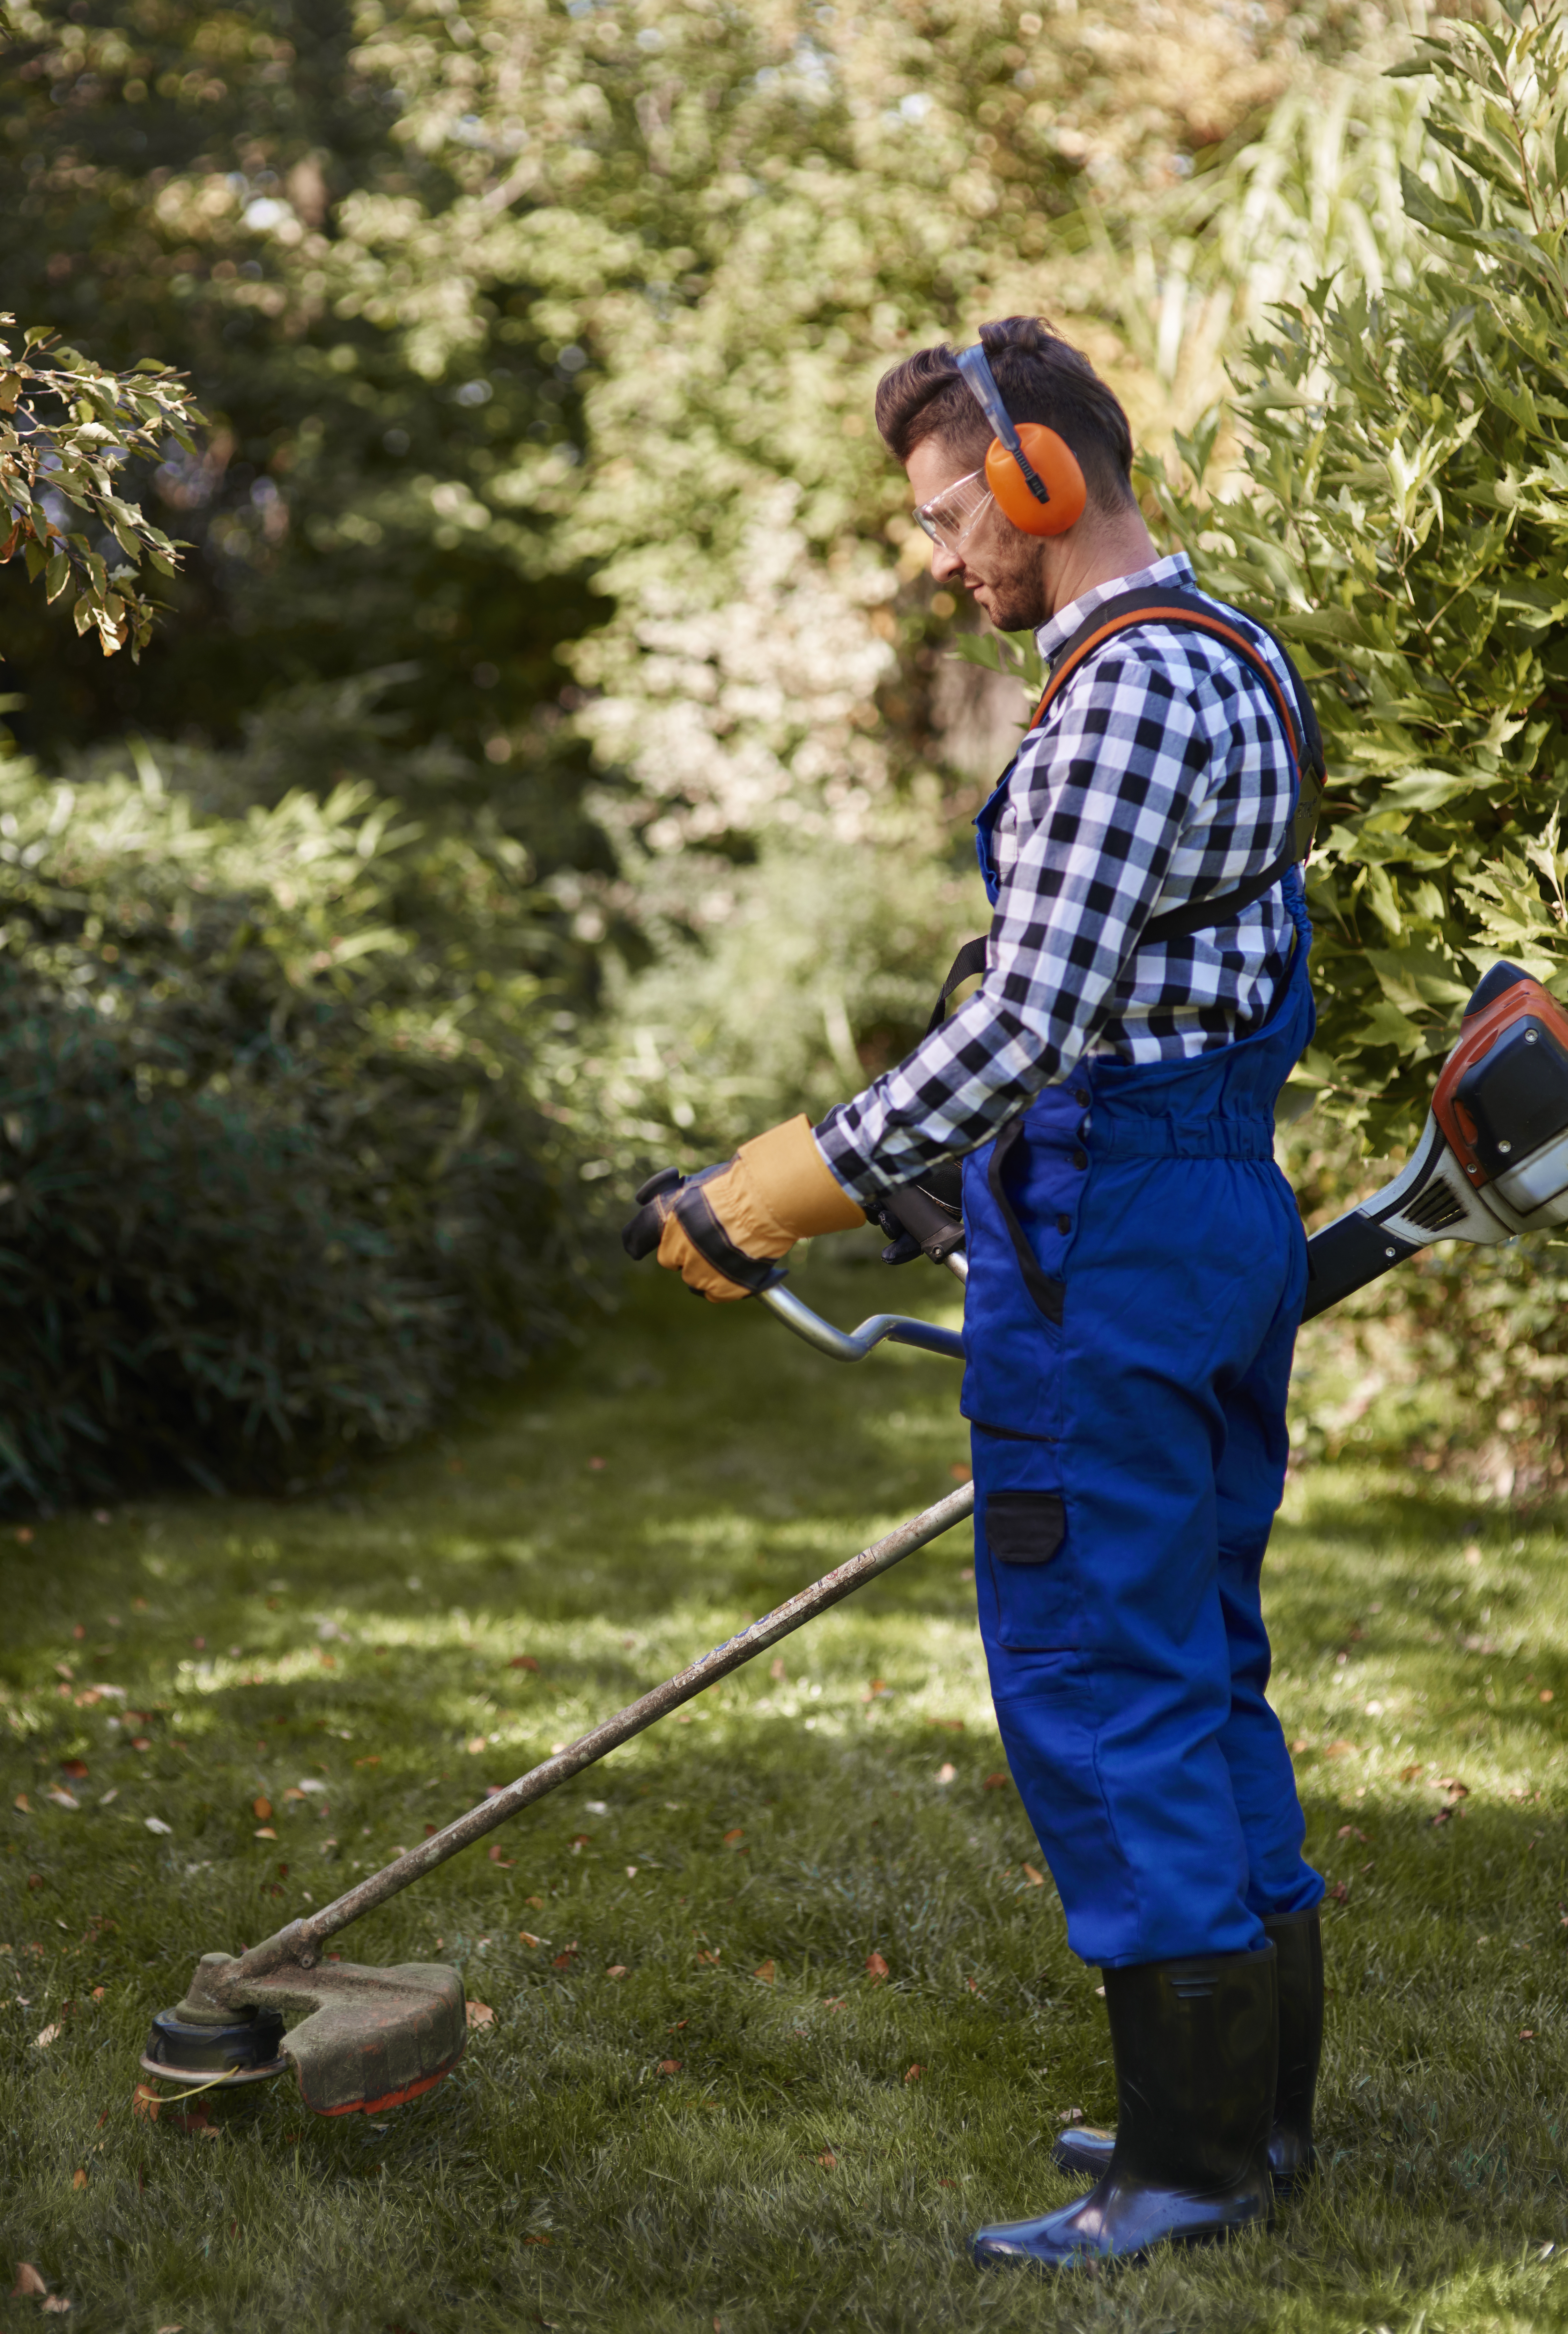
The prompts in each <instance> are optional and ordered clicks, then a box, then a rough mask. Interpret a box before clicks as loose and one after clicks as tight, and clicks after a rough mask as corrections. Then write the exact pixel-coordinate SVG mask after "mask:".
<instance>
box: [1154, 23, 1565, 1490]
mask: <svg viewBox="0 0 1568 2334" xmlns="http://www.w3.org/2000/svg"><path fill="white" fill-rule="evenodd" d="M1400 72H1401V73H1409V74H1429V75H1430V76H1432V79H1433V82H1434V84H1435V94H1434V96H1433V100H1432V104H1431V109H1430V111H1429V115H1428V131H1429V139H1430V140H1431V142H1432V148H1433V149H1434V152H1435V155H1436V158H1437V161H1438V168H1437V169H1435V170H1434V171H1433V173H1432V177H1433V178H1434V181H1435V183H1433V184H1427V183H1425V182H1424V181H1423V180H1421V179H1419V178H1416V177H1415V176H1413V175H1412V174H1411V173H1410V172H1409V170H1406V171H1405V172H1404V174H1403V186H1404V196H1405V207H1406V210H1407V212H1408V214H1409V220H1410V222H1411V229H1410V231H1411V234H1412V236H1413V238H1414V241H1413V244H1412V246H1411V249H1412V259H1413V263H1414V264H1413V265H1412V267H1411V269H1410V271H1409V280H1408V281H1406V282H1403V283H1393V284H1390V285H1388V286H1387V287H1386V288H1385V289H1384V290H1383V291H1382V292H1381V293H1380V294H1379V295H1378V296H1375V297H1374V296H1372V295H1371V294H1370V293H1368V292H1367V291H1366V290H1365V289H1364V288H1363V289H1361V290H1356V291H1352V292H1351V293H1348V294H1345V295H1344V296H1342V297H1341V296H1337V295H1336V294H1334V292H1333V291H1332V288H1331V286H1330V285H1326V284H1324V285H1318V286H1317V287H1316V289H1315V290H1314V291H1313V292H1312V293H1311V294H1309V295H1308V296H1307V297H1306V298H1305V299H1304V300H1303V302H1302V303H1301V304H1299V305H1297V306H1294V307H1292V308H1290V309H1288V310H1281V311H1279V312H1277V313H1276V318H1275V325H1274V327H1273V329H1272V331H1271V332H1270V333H1267V334H1265V335H1264V336H1261V337H1259V338H1258V339H1257V340H1255V342H1254V343H1253V345H1252V347H1251V350H1250V352H1249V362H1248V366H1247V369H1246V378H1245V380H1244V382H1243V385H1242V389H1241V393H1240V395H1239V397H1238V400H1237V418H1238V420H1239V422H1240V424H1241V427H1242V429H1243V432H1244V438H1245V443H1244V459H1245V462H1246V468H1247V471H1248V472H1249V474H1250V475H1249V479H1248V482H1247V483H1246V486H1245V487H1243V488H1242V489H1241V490H1240V491H1239V492H1236V493H1228V494H1227V495H1226V496H1225V497H1224V498H1223V499H1212V500H1211V499H1210V498H1209V497H1207V495H1206V494H1205V493H1204V492H1203V490H1202V482H1203V477H1204V473H1205V470H1206V468H1207V463H1208V460H1209V458H1210V455H1211V452H1212V449H1213V447H1214V444H1215V439H1216V435H1217V424H1218V418H1219V417H1218V416H1217V415H1216V416H1212V417H1211V418H1210V420H1209V422H1208V424H1207V426H1206V427H1205V428H1204V429H1200V430H1199V431H1198V433H1196V435H1195V437H1194V438H1193V439H1191V440H1183V439H1178V446H1179V447H1180V448H1181V451H1182V453H1183V455H1184V457H1185V458H1186V460H1187V463H1188V469H1189V472H1190V474H1191V475H1190V482H1181V483H1178V485H1176V486H1174V487H1172V486H1171V485H1169V483H1168V482H1167V481H1166V480H1165V479H1164V478H1163V477H1159V475H1158V474H1157V473H1150V479H1149V482H1150V485H1151V486H1152V487H1154V489H1155V491H1156V492H1157V493H1158V494H1159V497H1160V499H1161V501H1162V502H1163V504H1164V506H1165V509H1166V513H1167V516H1169V519H1170V520H1171V522H1172V525H1173V527H1174V529H1175V530H1176V532H1177V533H1178V535H1179V536H1180V537H1181V538H1182V539H1184V540H1186V541H1188V542H1190V543H1192V544H1194V545H1197V546H1198V570H1199V574H1200V575H1201V578H1202V580H1203V582H1204V583H1205V584H1207V586H1208V587H1209V588H1210V589H1211V590H1214V591H1217V592H1218V593H1220V594H1221V595H1222V596H1224V597H1226V598H1227V599H1231V600H1235V601H1237V602H1239V603H1241V604H1243V605H1248V604H1250V605H1252V606H1254V607H1256V608H1257V609H1259V611H1260V612H1263V613H1265V614H1266V615H1267V616H1268V617H1269V620H1270V621H1271V622H1274V623H1275V624H1276V625H1277V626H1278V628H1279V629H1280V631H1281V632H1283V633H1284V635H1285V636H1286V637H1287V638H1288V639H1289V641H1291V644H1292V646H1293V647H1294V649H1295V650H1296V651H1297V652H1298V654H1299V655H1300V656H1301V659H1302V661H1303V665H1304V667H1305V668H1306V670H1308V672H1309V674H1310V675H1311V677H1312V680H1313V688H1314V694H1315V697H1316V701H1317V705H1318V709H1319V712H1320V714H1321V716H1322V718H1323V730H1324V735H1325V738H1326V741H1327V748H1328V760H1329V790H1328V797H1327V801H1326V803H1325V806H1324V808H1325V815H1324V817H1323V822H1322V825H1321V827H1320V841H1319V846H1318V850H1317V853H1316V854H1315V856H1314V858H1313V863H1312V867H1311V869H1310V871H1309V882H1308V889H1309V896H1310V902H1311V907H1312V911H1313V922H1314V925H1315V927H1316V930H1317V935H1318V937H1317V942H1316V947H1315V950H1314V956H1313V974H1314V986H1315V988H1316V989H1317V995H1318V1004H1319V1022H1318V1035H1317V1042H1316V1044H1315V1046H1314V1047H1313V1049H1312V1051H1311V1052H1309V1054H1308V1055H1307V1056H1306V1059H1305V1062H1304V1064H1303V1066H1302V1068H1301V1069H1300V1070H1299V1071H1298V1072H1297V1083H1298V1087H1299V1088H1301V1089H1303V1090H1304V1091H1303V1092H1302V1093H1301V1094H1299V1095H1298V1099H1303V1100H1304V1099H1305V1098H1306V1095H1310V1094H1312V1093H1314V1092H1315V1093H1316V1094H1317V1095H1318V1096H1319V1099H1320V1109H1321V1110H1322V1111H1323V1113H1325V1114H1327V1115H1329V1116H1330V1117H1332V1118H1335V1119H1337V1120H1338V1121H1339V1123H1340V1124H1341V1125H1342V1126H1347V1127H1350V1128H1352V1129H1354V1130H1357V1131H1358V1132H1359V1133H1361V1135H1362V1137H1363V1138H1364V1139H1365V1140H1366V1141H1367V1142H1368V1143H1369V1145H1370V1147H1371V1149H1373V1150H1374V1151H1382V1150H1384V1149H1386V1148H1389V1147H1392V1146H1396V1145H1399V1144H1400V1143H1408V1142H1409V1140H1410V1139H1411V1138H1412V1137H1413V1136H1414V1134H1415V1133H1416V1131H1417V1129H1418V1128H1419V1124H1420V1122H1421V1119H1422V1117H1423V1116H1424V1114H1425V1112H1426V1109H1427V1104H1428V1101H1429V1094H1430V1089H1431V1085H1432V1084H1433V1082H1434V1080H1435V1077H1436V1075H1437V1070H1438V1066H1439V1065H1440V1063H1441V1061H1442V1060H1443V1058H1444V1056H1446V1055H1447V1053H1448V1049H1449V1047H1450V1046H1451V1045H1452V1044H1453V1041H1454V1037H1455V1035H1456V1032H1457V1022H1458V1018H1459V1014H1460V1010H1461V1008H1462V1007H1463V1005H1464V1002H1465V1000H1466V998H1467V996H1468V994H1469V992H1470V990H1471V989H1472V988H1473V986H1474V984H1475V981H1476V979H1477V976H1478V975H1479V974H1480V973H1481V972H1483V971H1484V970H1485V969H1486V968H1487V966H1489V965H1490V964H1492V963H1494V962H1495V961H1496V960H1497V959H1498V958H1499V957H1508V958H1511V959H1512V960H1514V961H1515V962H1516V963H1519V964H1521V965H1523V966H1524V967H1525V969H1526V970H1528V971H1529V972H1531V973H1533V974H1534V975H1535V977H1536V978H1537V979H1540V980H1542V981H1544V982H1545V983H1546V985H1547V986H1548V987H1549V988H1551V989H1553V991H1554V994H1555V995H1557V996H1558V997H1559V998H1563V997H1568V852H1565V851H1564V849H1563V834H1562V823H1563V812H1564V809H1565V807H1568V693H1565V692H1568V601H1565V600H1564V595H1563V574H1564V572H1565V569H1568V497H1565V496H1564V486H1565V484H1568V352H1565V349H1564V342H1563V332H1562V280H1561V273H1560V261H1559V257H1558V256H1557V255H1559V254H1560V252H1561V248H1562V245H1563V236H1564V233H1565V232H1568V200H1565V196H1564V181H1563V168H1562V158H1563V154H1564V153H1565V152H1568V30H1565V28H1564V25H1563V20H1562V18H1561V16H1553V15H1550V14H1536V13H1535V12H1534V10H1533V9H1532V8H1531V7H1529V6H1528V5H1525V0H1505V9H1504V13H1503V15H1502V16H1501V18H1500V19H1499V21H1498V22H1497V23H1496V24H1467V25H1454V26H1450V27H1448V28H1447V30H1445V32H1444V33H1443V34H1442V35H1441V36H1440V37H1439V38H1438V39H1436V40H1432V41H1427V42H1423V43H1420V44H1419V52H1418V54H1417V56H1416V57H1415V58H1414V59H1413V60H1412V62H1411V63H1410V64H1409V65H1408V66H1405V67H1401V68H1400ZM1565 1287H1568V1248H1565V1247H1564V1246H1563V1243H1562V1241H1561V1240H1557V1241H1553V1242H1549V1243H1548V1242H1544V1241H1539V1239H1538V1238H1533V1239H1530V1240H1528V1241H1526V1242H1525V1243H1524V1244H1523V1245H1522V1246H1521V1247H1520V1248H1518V1249H1505V1250H1501V1251H1497V1250H1494V1251H1490V1252H1485V1251H1483V1252H1477V1251H1475V1250H1460V1251H1458V1254H1457V1257H1456V1256H1455V1254H1454V1251H1453V1250H1452V1249H1451V1248H1441V1247H1440V1248H1439V1249H1438V1253H1437V1255H1436V1256H1435V1257H1433V1258H1432V1259H1428V1260H1427V1261H1426V1262H1425V1263H1424V1264H1423V1266H1422V1267H1421V1268H1420V1269H1419V1270H1418V1271H1416V1272H1407V1273H1401V1274H1400V1276H1399V1277H1398V1278H1397V1280H1395V1281H1392V1282H1390V1284H1389V1285H1388V1288H1386V1290H1380V1291H1379V1292H1378V1293H1377V1295H1376V1296H1375V1297H1369V1298H1368V1299H1367V1300H1366V1302H1365V1304H1364V1305H1363V1306H1362V1307H1357V1308H1355V1313H1354V1315H1352V1319H1353V1318H1355V1317H1356V1316H1360V1318H1361V1320H1362V1322H1363V1323H1364V1324H1365V1325H1366V1326H1362V1327H1361V1328H1360V1329H1359V1330H1357V1331H1355V1332H1353V1333H1352V1332H1350V1331H1347V1332H1345V1333H1343V1334H1356V1335H1359V1336H1360V1337H1361V1341H1362V1344H1363V1346H1365V1347H1366V1348H1367V1350H1369V1351H1370V1350H1371V1345H1374V1344H1376V1343H1377V1342H1378V1340H1379V1338H1380V1337H1381V1338H1382V1341H1383V1345H1384V1346H1385V1347H1386V1346H1387V1343H1388V1340H1387V1337H1386V1336H1384V1335H1383V1332H1382V1331H1380V1330H1379V1329H1378V1328H1377V1327H1376V1326H1375V1325H1376V1321H1377V1317H1378V1316H1384V1318H1385V1321H1386V1323H1387V1324H1388V1326H1396V1325H1397V1327H1398V1330H1399V1333H1400V1337H1401V1338H1402V1339H1403V1341H1404V1343H1405V1345H1406V1347H1407V1366H1408V1369H1409V1376H1410V1378H1411V1381H1412V1383H1413V1382H1415V1381H1416V1380H1417V1379H1421V1380H1425V1381H1426V1382H1427V1384H1430V1385H1438V1384H1441V1385H1446V1386H1447V1387H1448V1389H1449V1392H1450V1394H1451V1396H1452V1398H1453V1403H1454V1412H1453V1414H1454V1415H1455V1416H1456V1417H1457V1418H1458V1419H1459V1420H1460V1421H1461V1422H1462V1424H1461V1426H1460V1428H1459V1429H1458V1430H1457V1437H1456V1439H1457V1441H1459V1442H1463V1443H1464V1444H1465V1445H1466V1447H1467V1448H1472V1449H1473V1448H1475V1447H1476V1446H1477V1445H1481V1446H1483V1447H1484V1446H1485V1445H1486V1443H1487V1442H1488V1441H1489V1439H1491V1438H1493V1437H1496V1436H1501V1437H1502V1438H1503V1439H1504V1441H1505V1442H1506V1443H1507V1444H1508V1445H1509V1446H1510V1452H1511V1455H1510V1456H1509V1457H1508V1459H1507V1461H1506V1463H1503V1462H1501V1461H1498V1460H1497V1459H1496V1453H1495V1452H1494V1454H1493V1461H1492V1463H1491V1466H1490V1472H1491V1474H1492V1477H1493V1480H1495V1481H1496V1482H1499V1483H1502V1482H1506V1483H1507V1484H1508V1485H1509V1486H1510V1487H1511V1488H1513V1489H1517V1488H1518V1487H1519V1486H1520V1485H1521V1484H1525V1485H1526V1486H1527V1485H1530V1484H1536V1485H1538V1484H1539V1483H1541V1482H1543V1481H1545V1480H1555V1479H1556V1478H1558V1477H1560V1475H1561V1473H1562V1471H1563V1463H1564V1461H1563V1453H1564V1451H1565V1450H1568V1354H1565V1351H1564V1341H1563V1333H1562V1328H1561V1321H1562V1297H1563V1292H1564V1288H1565ZM1326 1334H1328V1335H1329V1336H1339V1335H1341V1334H1342V1333H1341V1332H1340V1331H1338V1330H1335V1331H1332V1332H1328V1333H1326Z"/></svg>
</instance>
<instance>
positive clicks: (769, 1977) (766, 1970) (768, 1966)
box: [752, 1962, 774, 1985]
mask: <svg viewBox="0 0 1568 2334" xmlns="http://www.w3.org/2000/svg"><path fill="white" fill-rule="evenodd" d="M752 1975H753V1977H760V1978H761V1980H762V1982H763V1983H764V1985H771V1984H772V1983H773V1982H774V1964H773V1963H772V1962H759V1963H758V1964H757V1966H756V1968H755V1969H754V1970H753V1972H752Z"/></svg>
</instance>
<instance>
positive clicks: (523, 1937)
mask: <svg viewBox="0 0 1568 2334" xmlns="http://www.w3.org/2000/svg"><path fill="white" fill-rule="evenodd" d="M517 1942H518V1943H519V1944H520V1945H526V1946H527V1947H528V1950H529V1951H530V1953H532V1952H533V1950H534V1946H535V1945H543V1944H547V1943H549V1940H548V1938H545V1937H535V1936H534V1935H532V1934H530V1932H529V1931H528V1930H526V1929H519V1930H518V1932H517Z"/></svg>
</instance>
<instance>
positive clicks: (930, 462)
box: [905, 438, 1051, 632]
mask: <svg viewBox="0 0 1568 2334" xmlns="http://www.w3.org/2000/svg"><path fill="white" fill-rule="evenodd" d="M974 467H975V464H974V461H973V458H971V457H969V456H967V455H960V454H955V453H954V452H953V451H952V450H951V449H950V448H948V446H947V445H945V444H944V442H943V441H942V439H939V438H925V439H921V441H920V443H919V445H918V446H917V447H916V448H915V450H914V452H913V453H912V454H911V455H910V456H909V461H908V463H907V464H906V465H905V468H906V469H907V472H908V475H909V485H910V487H911V488H912V490H913V493H914V497H915V500H916V502H917V503H928V502H932V501H934V500H935V499H936V498H937V497H938V495H943V494H945V493H946V492H947V491H948V488H949V487H954V486H956V485H957V482H958V480H959V479H960V478H962V477H967V475H968V473H969V472H970V471H972V470H973V468H974ZM1042 564H1043V563H1042V560H1041V545H1040V543H1039V542H1037V541H1036V540H1035V538H1034V536H1033V535H1021V534H1020V533H1019V531H1018V529H1017V528H1016V527H1015V526H1011V525H1009V523H1008V521H1007V520H1006V519H1005V518H1004V517H1003V516H1002V514H1001V512H1000V511H999V510H998V509H997V507H996V504H995V503H994V502H987V503H986V506H985V507H984V508H983V509H982V510H981V512H980V514H979V516H977V517H976V520H975V523H974V525H973V526H971V527H970V528H969V530H968V532H967V535H964V536H963V538H962V540H961V541H960V542H959V543H958V545H957V548H956V549H948V547H947V545H943V544H939V543H936V544H933V545H932V546H931V573H932V574H933V575H934V576H935V577H936V579H937V581H938V583H939V584H948V583H958V584H962V585H963V587H964V589H965V591H966V592H967V593H970V594H971V595H972V596H973V598H974V599H975V600H976V603H978V605H979V606H980V607H982V608H983V609H984V610H985V612H986V615H987V616H989V618H990V619H991V622H993V623H994V624H995V625H996V630H997V631H998V632H1033V631H1034V630H1035V628H1036V627H1037V626H1038V625H1041V624H1043V623H1044V622H1045V621H1046V619H1047V617H1048V616H1049V615H1050V613H1051V609H1050V605H1049V603H1048V602H1047V600H1046V596H1045V583H1044V575H1043V574H1042Z"/></svg>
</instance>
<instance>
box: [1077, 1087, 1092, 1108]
mask: <svg viewBox="0 0 1568 2334" xmlns="http://www.w3.org/2000/svg"><path fill="white" fill-rule="evenodd" d="M1073 1101H1074V1102H1075V1103H1081V1104H1082V1106H1083V1108H1084V1109H1085V1110H1087V1109H1088V1107H1089V1089H1088V1087H1087V1086H1074V1087H1073Z"/></svg>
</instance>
